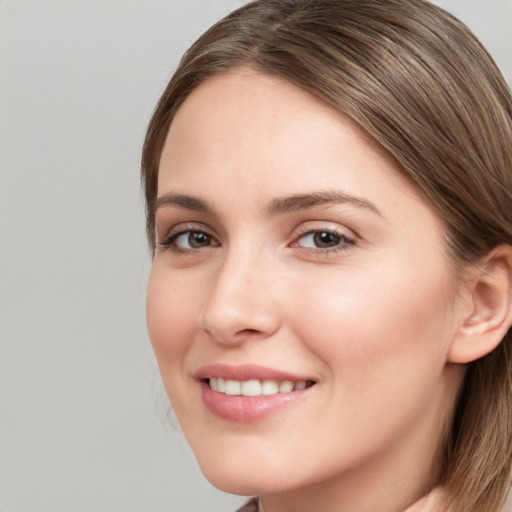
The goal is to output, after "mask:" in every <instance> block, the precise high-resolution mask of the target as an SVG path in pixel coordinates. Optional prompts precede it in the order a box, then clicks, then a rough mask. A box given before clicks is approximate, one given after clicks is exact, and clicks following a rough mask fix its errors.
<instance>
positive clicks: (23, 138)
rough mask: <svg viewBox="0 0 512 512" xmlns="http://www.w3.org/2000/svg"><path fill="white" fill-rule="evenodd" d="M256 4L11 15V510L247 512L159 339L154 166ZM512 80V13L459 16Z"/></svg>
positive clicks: (7, 364) (2, 71)
mask: <svg viewBox="0 0 512 512" xmlns="http://www.w3.org/2000/svg"><path fill="white" fill-rule="evenodd" d="M243 3H245V2H243V1H233V0H46V1H41V0H0V235H1V236H0V512H43V511H44V512H50V511H51V512H70V511H72V512H107V511H108V512H135V511H137V512H163V511H167V512H197V511H199V510H201V512H232V511H234V510H235V509H236V508H237V506H238V505H239V504H240V503H241V502H242V501H243V498H240V497H233V496H227V495H224V494H222V493H221V492H219V491H217V490H215V489H213V487H211V486H210V485H209V484H208V483H207V482H206V481H205V480H204V478H203V477H202V476H201V474H200V472H199V470H198V469H197V466H196V463H195V461H194V458H193V456H192V454H191V453H190V451H189V449H188V448H187V446H186V443H185V442H184V440H183V438H182V435H181V434H180V432H179V429H178V428H176V427H175V426H174V422H173V420H172V415H171V414H170V413H169V408H168V405H167V402H166V398H165V396H164V393H163V391H162V386H161V383H160V378H159V375H158V373H157V370H156V364H155V362H154V358H153V355H152V352H151V349H150V344H149V341H148V337H147V334H146V330H145V315H144V301H145V286H146V280H147V275H148V271H149V268H150V257H149V253H148V251H147V248H146V245H145V238H144V219H143V202H142V194H141V192H140V187H139V156H140V149H141V144H142V140H143V136H144V130H145V127H146V124H147V122H148V120H149V117H150V114H151V112H152V109H153V107H154V104H155V102H156V100H157V98H158V96H159V94H160V93H161V91H162V90H163V87H164V85H165V84H166V82H167V80H168V79H169V77H170V74H171V71H172V69H174V68H175V66H176V64H177V62H178V59H179V57H180V55H181V54H182V52H183V51H184V50H185V49H186V48H187V47H188V46H189V45H190V43H191V42H192V41H193V40H194V39H195V38H196V37H197V36H198V35H199V34H200V33H201V32H202V31H204V30H205V29H206V28H207V27H208V26H209V25H210V24H211V23H213V22H214V21H215V20H216V19H218V18H220V17H221V16H222V15H224V14H226V13H227V12H228V11H230V10H231V9H233V8H235V7H238V6H239V5H242V4H243ZM437 3H439V4H441V5H443V6H444V7H446V8H448V9H449V10H452V11H453V12H454V13H455V14H457V15H458V16H460V17H461V18H462V19H463V20H465V21H466V22H467V23H468V24H469V26H470V27H471V28H472V29H473V30H474V31H475V32H476V33H477V35H479V36H480V37H481V39H482V40H483V41H484V43H485V44H486V45H487V46H488V48H489V49H490V51H491V52H492V54H493V55H494V56H495V58H496V59H497V61H498V63H499V65H500V66H501V67H502V70H503V72H504V73H505V75H506V77H507V78H508V80H509V83H510V79H511V78H512V2H511V1H510V0H487V1H484V0H444V1H438V2H437Z"/></svg>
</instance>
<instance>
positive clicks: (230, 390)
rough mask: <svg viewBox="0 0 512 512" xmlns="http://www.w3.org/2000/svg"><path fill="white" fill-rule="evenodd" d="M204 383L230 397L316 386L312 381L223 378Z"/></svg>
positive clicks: (268, 393)
mask: <svg viewBox="0 0 512 512" xmlns="http://www.w3.org/2000/svg"><path fill="white" fill-rule="evenodd" d="M204 381H205V382H206V384H208V386H209V387H210V389H212V390H213V391H217V392H218V393H224V394H225V395H230V396H272V395H277V394H282V393H292V392H293V391H302V390H303V389H307V388H310V387H311V386H313V385H314V384H315V382H314V381H312V380H296V381H292V380H274V379H250V380H244V381H240V380H233V379H224V378H222V377H209V378H206V379H204Z"/></svg>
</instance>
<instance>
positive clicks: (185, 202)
mask: <svg viewBox="0 0 512 512" xmlns="http://www.w3.org/2000/svg"><path fill="white" fill-rule="evenodd" d="M167 206H178V207H180V208H185V209H187V210H192V211H196V212H201V213H209V214H211V215H213V214H214V213H215V210H214V209H213V208H212V207H211V206H210V205H209V204H208V203H207V202H206V201H203V200H202V199H198V198H197V197H193V196H188V195H185V194H173V193H169V194H163V195H162V196H159V197H158V198H157V200H156V201H155V206H154V210H153V211H154V212H156V211H157V210H158V209H160V208H164V207H167Z"/></svg>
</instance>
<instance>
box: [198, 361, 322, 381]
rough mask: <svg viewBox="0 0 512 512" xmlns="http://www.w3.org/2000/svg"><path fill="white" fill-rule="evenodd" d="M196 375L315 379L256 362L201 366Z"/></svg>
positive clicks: (243, 379) (264, 378)
mask: <svg viewBox="0 0 512 512" xmlns="http://www.w3.org/2000/svg"><path fill="white" fill-rule="evenodd" d="M195 377H196V378H197V379H202V380H203V379H209V378H211V377H220V378H222V379H230V380H238V381H242V382H243V381H247V380H252V379H258V380H266V379H267V380H277V381H284V380H290V381H302V380H314V379H311V378H309V377H307V376H306V377H305V376H300V375H295V374H293V373H289V372H285V371H282V370H276V369H273V368H268V367H266V366H258V365H254V364H242V365H236V366H234V365H228V364H211V365H208V366H203V367H202V368H200V369H199V370H198V371H197V372H196V374H195Z"/></svg>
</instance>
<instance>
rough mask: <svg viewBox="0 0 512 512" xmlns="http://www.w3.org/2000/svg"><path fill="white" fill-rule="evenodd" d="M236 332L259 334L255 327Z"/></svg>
mask: <svg viewBox="0 0 512 512" xmlns="http://www.w3.org/2000/svg"><path fill="white" fill-rule="evenodd" d="M237 334H241V335H248V334H260V331H258V330H257V329H242V330H241V331H238V332H237Z"/></svg>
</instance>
